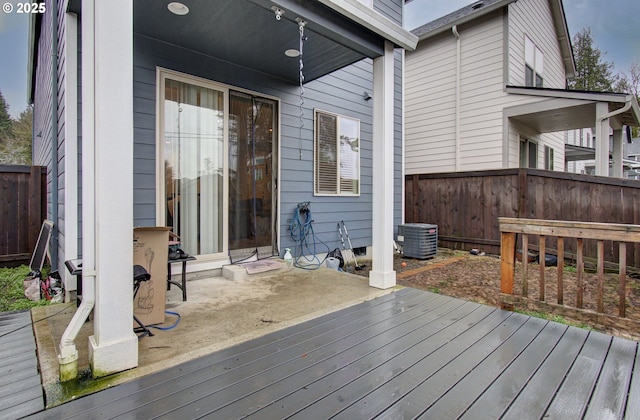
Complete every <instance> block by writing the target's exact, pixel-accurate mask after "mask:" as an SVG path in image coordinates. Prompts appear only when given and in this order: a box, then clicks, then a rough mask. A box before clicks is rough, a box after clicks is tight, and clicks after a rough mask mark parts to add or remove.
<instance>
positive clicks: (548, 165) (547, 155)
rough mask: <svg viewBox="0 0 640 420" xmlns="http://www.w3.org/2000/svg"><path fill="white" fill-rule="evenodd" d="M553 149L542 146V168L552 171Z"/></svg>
mask: <svg viewBox="0 0 640 420" xmlns="http://www.w3.org/2000/svg"><path fill="white" fill-rule="evenodd" d="M553 158H554V151H553V148H552V147H549V146H544V169H547V170H549V171H553Z"/></svg>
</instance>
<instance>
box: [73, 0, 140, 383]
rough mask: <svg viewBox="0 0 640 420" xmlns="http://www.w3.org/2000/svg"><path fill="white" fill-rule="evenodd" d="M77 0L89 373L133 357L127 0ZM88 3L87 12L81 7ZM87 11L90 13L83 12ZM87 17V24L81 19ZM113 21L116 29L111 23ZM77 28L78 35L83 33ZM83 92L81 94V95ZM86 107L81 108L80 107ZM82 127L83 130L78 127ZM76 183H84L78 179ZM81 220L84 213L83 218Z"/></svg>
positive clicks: (133, 361)
mask: <svg viewBox="0 0 640 420" xmlns="http://www.w3.org/2000/svg"><path fill="white" fill-rule="evenodd" d="M88 1H90V0H85V1H84V2H83V9H82V10H83V15H82V27H83V31H84V30H85V28H87V27H88V28H91V27H92V28H93V43H92V45H90V46H89V48H90V49H91V51H87V50H86V49H85V48H84V44H83V50H82V54H83V55H84V54H92V55H93V69H91V70H90V71H89V72H88V73H87V74H85V73H84V70H85V69H84V68H83V79H82V82H83V90H84V86H85V81H86V78H87V77H88V78H90V83H88V84H87V86H90V87H92V92H90V93H89V94H90V95H92V98H91V99H92V103H89V104H85V103H84V102H83V107H85V106H87V107H89V109H88V110H83V124H84V121H85V116H88V118H91V119H92V120H93V123H94V125H93V145H94V150H95V151H94V156H93V163H94V165H93V167H86V166H85V167H83V170H85V171H91V170H93V171H94V173H95V179H94V184H93V189H94V194H95V198H94V203H84V202H83V206H93V215H94V220H93V223H94V226H95V243H94V244H87V246H95V248H94V250H95V276H96V277H95V308H94V311H95V317H94V335H93V336H91V337H89V357H90V363H91V368H92V374H93V376H94V377H100V376H105V375H109V374H111V373H115V372H120V371H123V370H127V369H130V368H133V367H136V366H137V365H138V339H137V336H136V335H135V333H134V332H133V0H112V1H109V2H106V1H91V4H92V6H93V7H87V8H85V7H84V5H85V3H87V2H88ZM85 10H86V11H90V13H85ZM91 12H92V13H91ZM87 20H89V21H90V22H91V24H89V25H86V26H85V22H86V21H87ZM115 28H117V30H116V29H115ZM84 35H85V34H84V33H83V37H84ZM83 98H84V95H83ZM84 111H87V112H84ZM83 134H84V131H83ZM84 188H91V186H90V185H84ZM83 222H85V223H86V222H87V220H83Z"/></svg>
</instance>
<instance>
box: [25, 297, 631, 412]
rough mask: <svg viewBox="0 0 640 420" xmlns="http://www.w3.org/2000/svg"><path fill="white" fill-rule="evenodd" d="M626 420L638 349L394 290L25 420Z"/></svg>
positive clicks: (502, 313)
mask: <svg viewBox="0 0 640 420" xmlns="http://www.w3.org/2000/svg"><path fill="white" fill-rule="evenodd" d="M245 416H249V417H253V418H257V419H279V418H288V417H291V418H301V419H302V418H304V419H317V418H328V417H333V416H335V417H337V418H344V419H367V418H373V417H376V416H380V418H416V417H418V418H420V417H422V418H455V417H464V418H470V419H477V418H491V419H493V418H500V417H504V418H518V419H520V418H538V419H539V418H543V417H544V418H581V417H584V418H594V419H596V418H597V419H600V418H622V417H625V416H626V418H638V417H639V416H640V355H639V353H638V343H636V342H634V341H629V340H624V339H620V338H613V337H611V336H608V335H604V334H600V333H597V332H589V331H586V330H583V329H578V328H574V327H567V326H565V325H562V324H558V323H554V322H547V321H544V320H541V319H537V318H531V317H529V316H525V315H522V314H518V313H512V312H508V311H503V310H500V309H496V308H493V307H489V306H484V305H479V304H476V303H471V302H466V301H463V300H459V299H454V298H450V297H446V296H441V295H436V294H432V293H429V292H422V291H418V290H415V289H403V290H400V291H398V292H395V293H392V294H389V295H386V296H384V297H382V298H378V299H374V300H371V301H367V302H363V303H361V304H358V305H355V306H352V307H349V308H346V309H343V310H341V311H337V312H334V313H331V314H328V315H325V316H323V317H320V318H316V319H314V320H311V321H308V322H305V323H302V324H299V325H296V326H293V327H290V328H287V329H284V330H281V331H278V332H275V333H271V334H269V335H266V336H263V337H260V338H258V339H255V340H252V341H249V342H245V343H242V344H239V345H237V346H234V347H232V348H229V349H225V350H222V351H219V352H217V353H214V354H211V355H208V356H205V357H202V358H200V359H196V360H193V361H190V362H187V363H184V364H182V365H179V366H176V367H174V368H170V369H167V370H165V371H162V372H158V373H156V374H152V375H149V376H145V377H142V378H140V379H138V380H135V381H132V382H129V383H126V384H123V385H119V386H116V387H113V388H111V389H107V390H105V391H101V392H99V393H96V394H93V395H90V396H87V397H84V398H80V399H78V400H76V401H73V402H70V403H67V404H64V405H61V406H59V407H55V408H52V409H49V410H46V411H43V412H41V413H39V414H37V415H36V416H35V417H36V418H46V419H52V418H82V419H84V418H99V417H100V418H113V417H122V418H145V419H147V418H155V417H164V418H182V419H192V418H199V417H208V418H220V419H229V418H238V417H245Z"/></svg>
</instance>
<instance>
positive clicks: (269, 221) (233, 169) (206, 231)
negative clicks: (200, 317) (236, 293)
mask: <svg viewBox="0 0 640 420" xmlns="http://www.w3.org/2000/svg"><path fill="white" fill-rule="evenodd" d="M159 75H160V77H159V81H160V86H161V88H160V89H161V90H160V92H159V93H160V94H159V103H160V104H161V108H160V118H159V121H160V124H159V130H160V133H159V134H160V135H159V141H160V144H159V148H160V149H159V160H158V161H159V162H162V165H163V167H161V168H159V170H160V171H161V172H160V178H161V181H160V188H159V190H161V191H160V203H161V204H160V207H159V209H158V210H159V215H158V219H159V220H160V222H161V223H162V222H164V224H165V225H166V226H171V227H172V228H173V232H174V233H176V234H177V235H178V236H180V241H181V243H182V247H183V249H184V250H185V251H186V252H187V253H189V254H192V255H199V256H205V255H210V256H214V257H215V256H216V255H217V256H226V255H228V254H230V255H231V258H232V261H233V260H234V259H235V260H237V259H241V258H244V257H247V256H250V255H253V254H255V253H257V254H258V257H261V256H270V255H273V254H274V253H276V252H277V240H276V238H277V234H276V232H277V228H276V225H277V205H276V203H277V188H276V186H277V182H276V181H277V172H278V171H277V162H278V158H277V138H278V135H277V127H278V103H277V101H275V100H272V99H268V98H264V97H258V96H255V95H251V94H247V93H242V92H238V91H231V90H229V89H227V88H226V87H224V86H222V85H218V84H216V83H213V82H208V81H206V80H202V79H197V78H192V77H189V76H183V75H180V74H176V73H174V72H170V71H164V70H161V71H160V72H159ZM234 255H235V256H234ZM238 256H239V258H238Z"/></svg>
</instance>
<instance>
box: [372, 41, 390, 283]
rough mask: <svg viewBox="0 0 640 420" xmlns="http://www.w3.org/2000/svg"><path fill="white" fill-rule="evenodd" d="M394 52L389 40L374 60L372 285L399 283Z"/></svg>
mask: <svg viewBox="0 0 640 420" xmlns="http://www.w3.org/2000/svg"><path fill="white" fill-rule="evenodd" d="M393 87H394V53H393V45H392V44H391V43H390V42H388V41H387V42H385V48H384V55H383V56H382V57H378V58H375V59H374V60H373V209H372V215H373V220H372V239H373V252H372V253H373V255H372V257H373V261H372V264H373V266H372V270H371V272H370V273H369V285H370V286H372V287H377V288H379V289H388V288H390V287H393V286H395V285H396V272H395V271H394V270H393V198H394V197H393V174H394V173H393V169H394V168H393V146H394V136H393V134H394V132H393V128H394V127H393V121H394V112H393V111H394V108H393V105H394V97H393Z"/></svg>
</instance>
